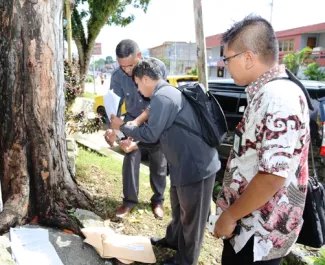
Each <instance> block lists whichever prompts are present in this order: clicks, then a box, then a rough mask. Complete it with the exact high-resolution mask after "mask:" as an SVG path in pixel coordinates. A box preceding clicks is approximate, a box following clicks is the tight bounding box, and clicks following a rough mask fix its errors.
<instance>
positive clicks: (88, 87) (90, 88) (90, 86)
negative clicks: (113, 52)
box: [85, 74, 111, 95]
mask: <svg viewBox="0 0 325 265" xmlns="http://www.w3.org/2000/svg"><path fill="white" fill-rule="evenodd" d="M110 83H111V74H106V79H105V80H104V84H103V85H102V84H101V83H100V78H99V77H97V78H96V82H95V84H94V83H86V84H85V91H87V92H89V93H94V94H97V95H104V94H106V93H107V91H108V90H109V87H110Z"/></svg>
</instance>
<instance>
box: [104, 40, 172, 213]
mask: <svg viewBox="0 0 325 265" xmlns="http://www.w3.org/2000/svg"><path fill="white" fill-rule="evenodd" d="M116 57H117V61H118V63H119V65H120V67H118V68H117V69H116V70H115V71H114V72H113V73H112V77H111V86H110V89H111V90H113V91H114V93H115V94H117V95H118V96H119V97H121V104H120V105H122V103H123V101H125V103H126V111H127V113H126V115H125V119H124V121H125V122H131V124H134V125H140V124H142V123H143V122H145V121H146V120H147V119H148V111H149V103H150V99H149V98H145V97H143V96H142V95H141V94H140V93H139V92H138V91H137V87H136V84H135V83H134V81H133V79H132V70H133V68H134V67H135V66H136V65H137V63H138V62H139V60H140V59H141V58H142V55H141V52H140V50H139V47H138V45H137V44H136V43H135V42H134V41H133V40H129V39H126V40H122V41H121V42H120V43H119V44H118V45H117V47H116ZM154 60H156V62H157V64H159V67H160V68H161V71H162V72H164V78H166V67H165V65H164V63H163V62H161V61H159V60H158V59H154ZM105 139H106V140H107V141H108V143H109V144H110V145H111V146H112V145H113V144H114V140H115V135H114V134H112V130H108V131H107V132H106V134H105ZM120 146H121V147H122V149H123V150H124V151H125V152H126V154H125V156H124V161H123V171H122V174H123V195H124V198H123V205H122V206H121V207H119V208H118V209H117V211H116V215H117V216H118V217H124V216H125V215H127V214H128V213H129V212H130V211H131V209H132V208H133V207H134V205H135V204H137V203H138V194H139V169H140V162H141V153H142V152H147V153H148V156H149V161H150V163H149V169H150V184H151V188H152V190H153V192H154V195H153V196H152V198H151V205H152V210H153V212H154V215H155V217H156V218H158V219H162V218H163V214H164V212H163V202H164V191H165V188H166V173H167V162H166V159H165V156H164V155H163V153H162V151H161V147H160V143H159V141H156V142H155V143H151V144H147V143H142V142H141V141H140V142H139V143H136V142H133V141H129V140H124V141H122V142H121V143H120Z"/></svg>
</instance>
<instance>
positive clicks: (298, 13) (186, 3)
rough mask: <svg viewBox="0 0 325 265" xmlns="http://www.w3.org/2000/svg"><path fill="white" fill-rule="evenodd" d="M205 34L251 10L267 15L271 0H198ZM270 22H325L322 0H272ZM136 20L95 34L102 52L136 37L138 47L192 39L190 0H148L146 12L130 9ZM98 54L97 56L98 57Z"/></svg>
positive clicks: (277, 25) (219, 30) (285, 25)
mask: <svg viewBox="0 0 325 265" xmlns="http://www.w3.org/2000/svg"><path fill="white" fill-rule="evenodd" d="M201 1H202V8H203V20H204V21H203V22H204V31H205V35H206V36H210V35H214V34H218V33H222V32H223V31H225V30H226V29H227V28H229V27H230V25H231V24H232V23H233V22H234V21H238V20H240V19H242V18H243V17H245V16H247V15H249V14H251V13H254V14H258V15H261V16H262V17H264V18H266V19H270V15H271V7H270V3H271V0H225V1H224V0H201ZM273 3H274V5H273V16H272V24H273V27H274V29H275V30H283V29H290V28H295V27H300V26H305V25H311V24H317V23H322V22H325V15H324V10H325V1H324V0H308V1H303V0H274V1H273ZM129 11H130V12H132V13H133V14H135V16H136V18H135V21H134V22H133V23H132V24H130V25H128V26H127V27H125V28H121V27H115V26H105V27H104V28H103V29H102V31H101V33H100V35H99V36H98V38H97V42H101V43H102V52H103V56H102V57H106V56H108V55H111V56H113V57H115V54H114V53H115V47H116V45H117V43H118V42H119V41H120V40H122V39H125V38H130V39H133V40H135V41H136V42H137V43H138V44H139V46H140V49H142V50H144V49H147V48H151V47H155V46H158V45H161V44H162V43H163V42H164V41H187V42H189V41H192V42H195V29H194V11H193V0H151V3H150V5H149V7H148V11H147V13H146V14H145V13H144V12H143V11H140V10H132V9H130V10H129ZM98 58H100V56H99V57H98Z"/></svg>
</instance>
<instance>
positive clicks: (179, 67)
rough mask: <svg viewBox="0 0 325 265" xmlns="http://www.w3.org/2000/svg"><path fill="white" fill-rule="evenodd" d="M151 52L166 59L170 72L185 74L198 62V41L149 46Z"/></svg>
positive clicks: (156, 56)
mask: <svg viewBox="0 0 325 265" xmlns="http://www.w3.org/2000/svg"><path fill="white" fill-rule="evenodd" d="M149 54H150V56H151V57H155V58H158V59H161V60H162V61H164V63H165V64H166V67H167V69H168V71H169V73H170V74H185V73H186V71H187V70H188V69H191V68H193V67H196V63H197V56H196V43H191V42H190V43H188V42H171V41H168V42H164V43H163V44H162V45H159V46H157V47H153V48H149Z"/></svg>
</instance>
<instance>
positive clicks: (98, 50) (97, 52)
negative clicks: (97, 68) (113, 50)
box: [92, 42, 102, 55]
mask: <svg viewBox="0 0 325 265" xmlns="http://www.w3.org/2000/svg"><path fill="white" fill-rule="evenodd" d="M92 55H102V44H101V43H99V42H97V43H95V46H94V48H93V52H92Z"/></svg>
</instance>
